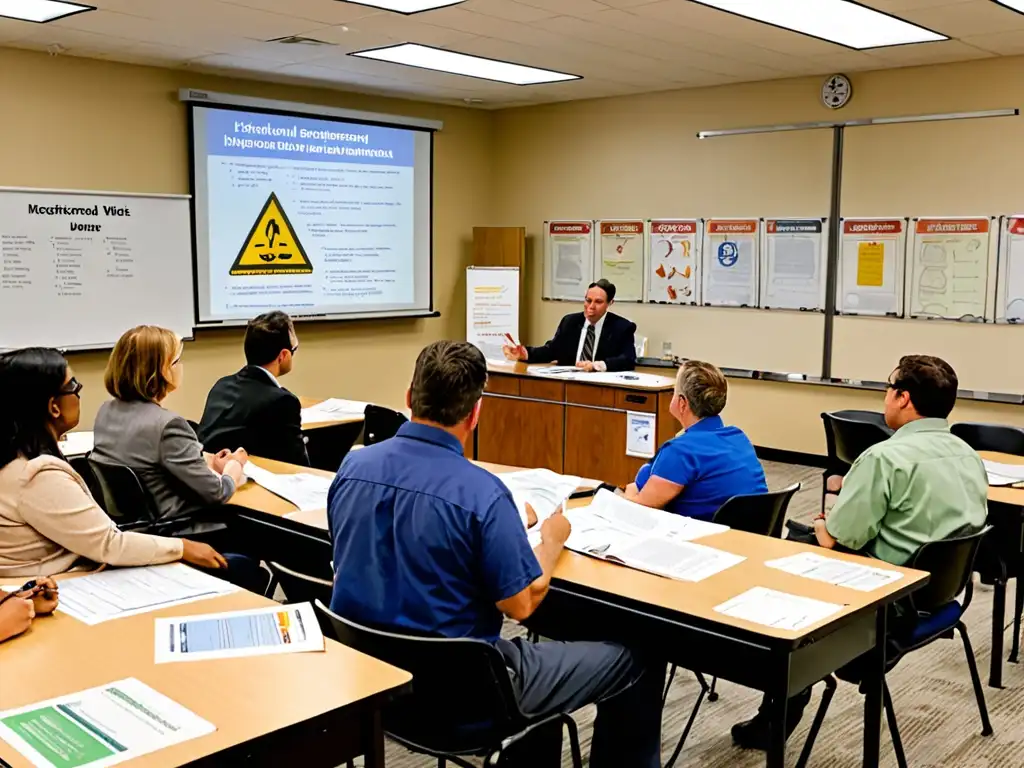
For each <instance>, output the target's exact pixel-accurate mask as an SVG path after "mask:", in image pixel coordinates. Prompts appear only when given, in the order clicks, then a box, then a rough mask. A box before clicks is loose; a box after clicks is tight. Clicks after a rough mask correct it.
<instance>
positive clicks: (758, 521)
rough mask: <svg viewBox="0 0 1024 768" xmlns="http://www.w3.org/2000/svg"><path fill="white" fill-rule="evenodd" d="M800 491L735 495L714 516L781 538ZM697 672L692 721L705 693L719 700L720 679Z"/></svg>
mask: <svg viewBox="0 0 1024 768" xmlns="http://www.w3.org/2000/svg"><path fill="white" fill-rule="evenodd" d="M799 490H800V483H793V485H790V486H788V487H786V488H783V489H782V490H781V491H770V492H768V493H751V494H744V495H741V496H733V497H732V498H731V499H728V500H727V501H726V502H725V503H724V504H722V506H721V507H719V508H718V511H717V512H715V516H714V517H713V518H712V522H715V523H719V524H721V525H727V526H729V527H730V528H733V529H735V530H737V531H745V532H747V533H756V534H758V535H761V536H772V537H774V538H776V539H781V538H782V528H783V525H782V524H783V522H784V521H785V519H786V510H787V509H789V503H790V502H791V501H792V500H793V496H795V495H796V493H797V491H799ZM694 674H695V676H696V678H697V683H698V684H699V685H700V687H701V691H700V693H699V694H698V696H697V701H696V702H695V703H694V705H693V711H692V712H691V714H690V722H691V723H692V722H693V721H694V720H696V718H697V712H698V711H699V710H700V706H701V704H702V703H703V701H704V697H705V696H707V699H708V701H717V700H718V692H717V691H716V690H715V688H716V687H717V685H718V678H717V677H714V678H712V679H711V685H710V686H709V685H708V683H707V679H706V678H705V677H704V676H703V675H702V674H701V673H699V672H695V673H694ZM675 676H676V665H675V664H673V665H672V668H671V669H670V670H669V673H668V680H667V681H666V683H665V692H664V693H663V694H662V697H661V701H662V705H663V706H664V704H665V702H666V701H667V700H668V692H669V688H671V686H672V681H673V680H674V679H675ZM688 735H689V728H687V729H686V730H685V731H684V732H683V735H682V736H681V737H680V739H679V743H678V744H676V748H675V751H673V753H672V757H671V758H669V761H668V762H667V763H665V768H671V767H672V766H673V765H674V764H675V762H676V760H677V759H678V757H679V755H680V753H681V752H682V751H683V745H684V744H685V743H686V737H687V736H688Z"/></svg>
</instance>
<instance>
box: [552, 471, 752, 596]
mask: <svg viewBox="0 0 1024 768" xmlns="http://www.w3.org/2000/svg"><path fill="white" fill-rule="evenodd" d="M566 516H567V517H568V518H569V522H570V523H571V524H572V533H571V534H570V535H569V540H568V541H567V542H566V543H565V546H566V547H568V548H569V549H572V550H574V551H576V552H580V553H582V554H585V555H591V556H593V557H600V558H603V559H605V560H610V561H612V562H618V563H621V564H623V565H628V566H630V567H631V568H636V569H638V570H641V571H650V572H651V573H657V574H659V575H661V576H667V577H669V578H671V579H679V580H681V581H702V580H704V579H706V578H708V577H709V576H714V575H715V574H716V573H720V572H721V571H724V570H725V569H727V568H731V567H732V566H734V565H736V564H738V563H741V562H743V560H744V559H745V558H744V557H742V556H740V555H735V554H733V553H731V552H723V551H722V550H718V549H713V548H712V547H706V546H703V545H700V544H693V543H692V541H693V540H694V539H699V538H702V537H704V536H711V535H713V534H716V533H721V532H723V531H727V530H729V529H728V526H725V525H719V524H718V523H709V522H705V521H703V520H694V519H693V518H689V517H682V516H680V515H673V514H670V513H668V512H662V511H661V510H657V509H650V508H648V507H644V506H641V505H640V504H635V503H633V502H631V501H626V499H624V498H622V497H621V496H617V495H616V494H614V493H612V492H611V491H608V490H606V489H601V490H600V491H598V492H597V495H596V496H595V497H594V501H593V503H591V504H590V506H588V507H581V508H579V509H572V510H569V511H568V512H567V513H566Z"/></svg>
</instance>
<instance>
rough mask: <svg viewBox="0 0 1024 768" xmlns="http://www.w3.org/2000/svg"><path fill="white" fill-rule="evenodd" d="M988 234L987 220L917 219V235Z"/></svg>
mask: <svg viewBox="0 0 1024 768" xmlns="http://www.w3.org/2000/svg"><path fill="white" fill-rule="evenodd" d="M986 232H988V219H918V220H917V234H919V235H980V234H984V233H986Z"/></svg>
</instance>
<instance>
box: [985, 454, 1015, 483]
mask: <svg viewBox="0 0 1024 768" xmlns="http://www.w3.org/2000/svg"><path fill="white" fill-rule="evenodd" d="M982 462H983V463H984V465H985V471H986V472H987V473H988V484H989V485H1016V484H1017V483H1024V464H1002V463H1001V462H998V461H989V460H988V459H982Z"/></svg>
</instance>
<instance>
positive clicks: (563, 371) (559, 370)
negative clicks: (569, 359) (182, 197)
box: [530, 365, 588, 379]
mask: <svg viewBox="0 0 1024 768" xmlns="http://www.w3.org/2000/svg"><path fill="white" fill-rule="evenodd" d="M530 373H531V374H533V375H534V376H556V377H558V378H560V379H575V378H577V377H580V376H586V375H588V374H587V373H586V372H585V371H582V370H580V369H579V368H577V367H576V366H574V365H542V366H537V367H535V368H530Z"/></svg>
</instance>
